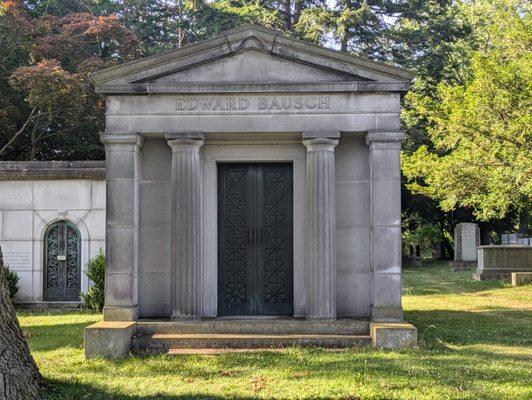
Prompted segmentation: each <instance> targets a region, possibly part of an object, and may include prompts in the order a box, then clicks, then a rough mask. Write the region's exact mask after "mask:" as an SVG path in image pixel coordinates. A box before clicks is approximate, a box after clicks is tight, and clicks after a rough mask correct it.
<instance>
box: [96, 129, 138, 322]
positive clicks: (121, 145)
mask: <svg viewBox="0 0 532 400" xmlns="http://www.w3.org/2000/svg"><path fill="white" fill-rule="evenodd" d="M101 140H102V142H103V143H104V144H105V152H106V166H108V167H109V168H110V169H113V168H116V169H117V171H111V172H109V174H108V175H109V176H108V178H107V180H106V184H107V190H106V192H107V201H106V240H107V241H108V242H109V243H110V244H111V245H110V246H107V248H106V261H107V262H106V270H105V307H104V320H105V321H132V320H135V319H137V318H138V228H139V176H140V170H139V149H140V147H141V146H142V143H143V139H142V137H140V136H137V135H135V134H129V135H114V134H109V133H104V134H102V135H101Z"/></svg>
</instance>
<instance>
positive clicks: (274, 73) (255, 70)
mask: <svg viewBox="0 0 532 400" xmlns="http://www.w3.org/2000/svg"><path fill="white" fill-rule="evenodd" d="M354 80H356V81H367V79H365V78H363V77H361V76H356V75H350V74H346V73H338V72H336V71H334V70H327V69H323V68H316V67H314V66H310V65H306V64H300V63H297V62H293V61H289V60H285V59H282V58H279V57H274V56H272V55H270V54H265V53H262V52H259V51H245V52H241V53H238V54H234V55H232V56H229V57H224V58H222V59H219V60H215V61H212V62H208V63H206V64H203V65H194V66H192V67H190V68H186V69H184V70H181V71H178V72H174V73H169V74H168V75H163V76H161V77H155V78H151V79H148V80H147V81H149V82H150V83H153V84H169V83H170V84H180V83H186V82H188V83H200V84H201V83H210V84H215V83H218V82H224V83H226V84H232V83H236V84H246V83H247V84H266V83H307V82H345V81H354Z"/></svg>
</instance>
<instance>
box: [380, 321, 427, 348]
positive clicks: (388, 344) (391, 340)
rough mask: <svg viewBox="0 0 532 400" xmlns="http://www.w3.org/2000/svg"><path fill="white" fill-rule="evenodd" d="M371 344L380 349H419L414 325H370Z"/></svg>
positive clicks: (403, 323) (404, 323)
mask: <svg viewBox="0 0 532 400" xmlns="http://www.w3.org/2000/svg"><path fill="white" fill-rule="evenodd" d="M370 335H371V344H372V345H373V347H377V348H380V349H404V348H411V347H417V329H416V327H415V326H414V325H412V324H409V323H406V322H402V323H378V322H377V323H376V322H372V323H371V324H370Z"/></svg>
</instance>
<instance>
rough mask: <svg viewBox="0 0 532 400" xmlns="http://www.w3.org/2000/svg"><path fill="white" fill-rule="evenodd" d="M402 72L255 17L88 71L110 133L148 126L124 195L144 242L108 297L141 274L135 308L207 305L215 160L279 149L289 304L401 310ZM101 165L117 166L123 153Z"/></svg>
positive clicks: (196, 310)
mask: <svg viewBox="0 0 532 400" xmlns="http://www.w3.org/2000/svg"><path fill="white" fill-rule="evenodd" d="M410 79H411V75H409V74H408V73H405V72H404V71H400V70H396V69H393V68H392V69H390V68H389V67H385V66H382V65H379V64H375V63H371V62H366V61H363V60H361V59H358V58H353V57H350V56H347V55H343V54H340V55H339V54H338V53H336V52H329V51H327V50H324V49H320V48H316V47H314V46H309V45H307V44H302V43H300V42H295V41H292V40H290V39H286V38H283V37H282V35H279V34H278V33H275V32H271V31H269V30H264V29H262V28H256V27H247V28H242V29H238V30H236V31H232V32H229V33H224V34H222V36H221V37H219V38H215V39H213V40H212V41H208V42H205V43H201V44H198V45H195V46H189V47H187V48H183V49H180V50H176V51H175V52H170V53H165V54H163V55H160V56H156V57H152V58H150V59H146V60H140V61H138V62H133V63H129V64H126V65H123V66H120V67H116V68H113V69H110V70H107V71H103V72H99V73H97V74H96V75H95V76H94V81H95V83H96V86H97V90H98V91H99V92H101V93H105V94H107V98H106V100H107V121H106V130H107V132H110V133H113V135H115V137H116V138H118V137H130V136H141V137H143V138H145V139H146V140H145V144H144V147H143V148H142V149H140V150H139V153H140V162H141V164H142V165H141V167H140V171H141V173H140V178H139V184H138V186H136V187H135V186H134V187H135V188H136V189H135V190H137V191H138V199H139V207H138V208H135V206H133V208H135V210H137V211H138V216H139V235H138V236H137V241H138V245H137V247H138V249H141V253H142V254H141V255H136V256H135V257H137V258H138V260H139V268H138V273H136V272H134V273H132V275H131V278H130V279H129V280H128V279H125V282H126V283H125V284H123V285H122V286H120V285H116V288H117V290H118V293H117V295H116V298H115V299H114V300H115V301H116V302H117V303H120V304H122V301H123V299H122V298H121V294H123V293H122V292H121V291H122V290H123V289H127V286H128V285H130V281H131V280H134V279H138V283H139V284H140V289H139V296H140V300H139V303H140V304H139V306H140V307H139V311H140V313H141V316H142V317H154V316H157V317H170V313H173V315H174V316H175V317H178V318H196V319H199V318H205V317H216V316H217V302H218V296H219V294H218V286H217V285H218V240H219V238H218V217H219V213H218V211H219V210H218V209H217V190H218V189H217V165H218V164H219V163H226V162H227V163H240V162H242V163H272V162H282V163H292V165H293V182H294V183H293V211H294V213H293V262H294V271H293V277H294V285H293V309H294V315H295V316H298V317H299V316H306V317H308V318H310V319H322V320H323V319H325V320H328V321H330V320H333V319H334V318H337V317H342V316H356V317H366V318H369V317H370V316H371V317H372V318H373V319H374V320H375V321H389V322H398V321H402V318H403V315H402V306H401V231H400V148H401V144H400V142H401V140H402V139H403V137H404V133H402V132H400V131H398V129H399V128H400V118H399V112H400V96H401V92H404V90H405V89H406V87H407V86H408V83H409V80H410ZM148 91H149V96H148V95H143V94H144V93H146V94H147V93H148ZM176 131H177V132H180V133H176V134H168V132H176ZM198 132H204V134H203V135H201V134H199V133H198ZM165 138H166V139H168V140H169V141H170V142H171V143H174V144H175V146H176V148H179V149H181V150H183V151H182V153H183V154H176V152H175V151H174V152H173V153H172V152H171V149H170V147H169V146H166V145H164V139H165ZM301 139H303V142H302V140H301ZM200 140H203V141H204V145H203V146H201V147H200V146H196V147H194V145H193V143H195V144H197V142H199V141H200ZM172 141H173V142H172ZM185 142H187V143H185ZM172 147H173V146H172ZM185 148H186V149H185ZM122 150H124V148H122ZM181 150H180V151H181ZM336 152H337V153H336ZM336 154H337V157H336ZM130 156H131V154H130ZM133 158H135V157H133ZM171 159H173V161H171ZM177 161H179V162H180V163H181V164H179V163H177ZM172 164H173V166H172ZM111 165H113V166H112V167H111ZM109 166H110V168H115V167H114V166H116V168H117V172H116V174H117V175H115V176H116V178H117V179H125V178H126V177H127V174H128V169H127V162H125V161H124V162H121V161H120V160H118V159H117V161H116V162H114V163H109ZM124 166H125V167H124ZM176 166H177V167H176ZM133 180H135V179H133ZM126 186H127V185H126ZM135 190H134V193H136V192H135ZM124 202H125V204H126V208H127V209H130V208H131V206H130V205H129V204H130V202H128V201H127V200H125V201H124ZM133 203H134V202H133ZM193 205H194V206H195V207H193ZM169 212H173V213H174V214H173V215H170V214H169ZM111 215H115V216H116V218H115V217H113V218H115V220H116V221H118V220H120V219H121V218H122V216H121V215H120V214H119V212H118V211H115V212H111ZM185 217H186V218H185ZM126 222H127V221H126ZM127 226H129V225H127ZM171 227H172V228H171ZM309 227H310V228H309ZM169 232H170V233H169ZM169 237H170V239H168V238H169ZM166 248H173V250H172V252H171V253H170V254H169V252H168V251H167V250H165V249H166ZM178 249H179V251H178ZM128 263H129V262H128V261H127V262H126V264H128ZM125 269H127V267H126V268H125ZM121 270H124V268H122V269H121ZM117 271H118V269H117ZM133 271H136V270H133ZM136 276H138V278H136ZM178 276H180V278H177V277H178ZM168 282H170V283H168ZM133 287H134V286H133ZM172 293H173V294H172ZM172 296H173V298H172ZM179 296H181V297H179ZM178 297H179V299H178ZM131 298H132V300H131V301H132V302H133V298H134V297H133V296H132V297H131ZM125 301H126V302H127V297H126V298H125ZM116 307H118V304H117V305H116ZM370 310H371V311H370Z"/></svg>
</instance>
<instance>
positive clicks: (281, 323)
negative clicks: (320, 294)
mask: <svg viewBox="0 0 532 400" xmlns="http://www.w3.org/2000/svg"><path fill="white" fill-rule="evenodd" d="M136 332H137V333H138V334H142V335H153V334H155V333H173V334H201V333H205V334H250V335H252V334H264V335H268V334H270V335H291V334H301V335H325V334H328V335H368V334H369V321H368V320H363V319H354V318H343V319H339V320H336V321H307V320H305V319H296V318H285V319H283V318H279V319H274V318H272V319H245V318H244V319H214V320H203V321H170V320H166V321H154V320H149V321H142V320H140V321H138V322H137V329H136Z"/></svg>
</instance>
